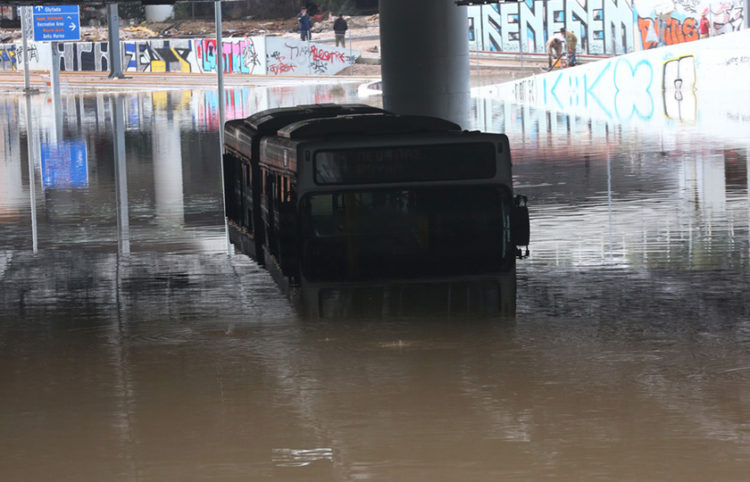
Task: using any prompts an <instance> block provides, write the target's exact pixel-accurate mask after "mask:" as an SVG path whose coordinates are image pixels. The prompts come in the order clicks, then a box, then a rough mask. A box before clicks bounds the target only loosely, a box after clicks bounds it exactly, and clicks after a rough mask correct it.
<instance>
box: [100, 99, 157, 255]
mask: <svg viewBox="0 0 750 482" xmlns="http://www.w3.org/2000/svg"><path fill="white" fill-rule="evenodd" d="M111 102H112V110H111V112H112V127H113V131H114V133H113V134H114V136H113V138H112V141H113V144H114V162H115V196H116V198H117V246H118V254H121V255H123V256H127V255H129V254H130V219H129V218H128V169H127V156H126V154H125V107H124V103H125V99H124V96H122V95H114V96H112V98H111ZM154 165H156V162H154Z"/></svg>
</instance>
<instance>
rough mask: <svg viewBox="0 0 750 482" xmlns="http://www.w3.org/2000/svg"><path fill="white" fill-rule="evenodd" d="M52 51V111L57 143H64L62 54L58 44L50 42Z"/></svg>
mask: <svg viewBox="0 0 750 482" xmlns="http://www.w3.org/2000/svg"><path fill="white" fill-rule="evenodd" d="M49 46H50V48H51V49H52V68H51V69H50V73H49V78H50V87H51V90H52V109H53V112H54V116H55V119H54V120H55V142H61V141H62V137H63V136H62V131H63V125H62V98H61V97H60V55H59V54H60V52H59V48H58V43H57V42H50V45H49Z"/></svg>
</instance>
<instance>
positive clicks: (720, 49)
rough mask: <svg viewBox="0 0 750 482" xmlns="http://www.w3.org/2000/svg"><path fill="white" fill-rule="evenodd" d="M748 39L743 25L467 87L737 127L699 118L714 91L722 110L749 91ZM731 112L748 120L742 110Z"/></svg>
mask: <svg viewBox="0 0 750 482" xmlns="http://www.w3.org/2000/svg"><path fill="white" fill-rule="evenodd" d="M748 42H750V30H743V31H741V32H733V33H730V34H727V35H720V36H717V37H713V38H709V39H706V40H702V41H700V42H690V43H682V44H676V45H673V46H667V47H663V48H660V49H656V50H647V51H642V52H635V53H632V54H628V55H623V56H619V57H615V58H611V59H607V60H601V61H599V62H594V63H590V64H585V65H582V66H578V67H574V68H570V69H562V70H559V71H553V72H549V73H545V74H541V75H536V76H533V77H529V78H526V79H521V80H518V81H514V82H508V83H504V84H498V85H495V86H489V87H483V88H479V89H477V90H476V91H475V92H474V94H475V95H477V96H478V97H491V98H494V99H502V100H510V101H514V102H517V103H520V104H524V105H530V106H533V107H539V108H542V109H544V110H548V111H554V112H561V113H564V114H567V115H571V116H580V117H585V118H591V119H599V120H604V121H612V122H616V123H648V124H649V125H650V126H653V125H654V124H658V123H669V122H681V123H689V124H695V123H697V122H698V121H699V120H701V119H702V120H703V123H704V124H707V125H709V127H712V128H713V127H715V128H716V129H718V130H722V129H723V131H722V135H730V136H731V135H738V133H737V132H730V131H729V130H727V129H725V124H726V122H724V121H725V120H726V118H724V119H723V120H722V119H720V118H717V119H711V122H710V123H707V122H706V119H707V118H710V116H711V115H712V114H711V113H712V112H714V111H716V109H715V107H716V104H717V99H718V100H720V99H725V100H721V101H720V102H718V103H720V104H726V105H723V107H722V111H721V112H724V114H722V115H725V116H726V115H727V112H730V114H731V109H727V106H730V107H731V106H734V105H736V106H737V107H738V108H741V109H745V106H744V105H743V103H742V102H739V103H738V102H737V101H736V99H737V98H746V97H747V95H748V92H750V89H749V88H748V86H747V85H746V84H747V82H746V80H745V79H747V78H748V76H750V56H748V55H747V47H746V46H747V44H748ZM737 115H740V116H743V115H744V116H745V120H746V121H750V118H746V116H747V114H741V113H738V114H737ZM743 129H746V127H743ZM743 135H746V134H743Z"/></svg>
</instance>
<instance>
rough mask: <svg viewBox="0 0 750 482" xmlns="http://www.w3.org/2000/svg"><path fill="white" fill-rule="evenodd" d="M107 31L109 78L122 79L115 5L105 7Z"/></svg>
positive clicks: (118, 17)
mask: <svg viewBox="0 0 750 482" xmlns="http://www.w3.org/2000/svg"><path fill="white" fill-rule="evenodd" d="M107 31H108V36H109V78H110V79H115V78H116V79H122V78H123V77H125V76H124V75H122V59H121V56H120V16H119V14H118V11H117V4H116V3H110V4H108V5H107Z"/></svg>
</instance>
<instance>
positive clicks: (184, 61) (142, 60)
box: [123, 40, 193, 72]
mask: <svg viewBox="0 0 750 482" xmlns="http://www.w3.org/2000/svg"><path fill="white" fill-rule="evenodd" d="M192 45H193V43H192V41H191V40H145V41H141V42H125V43H124V44H123V46H124V50H125V57H124V59H123V68H124V70H126V71H130V72H192V71H193V69H192V66H191V62H192V59H191V56H192V53H193V48H192Z"/></svg>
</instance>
